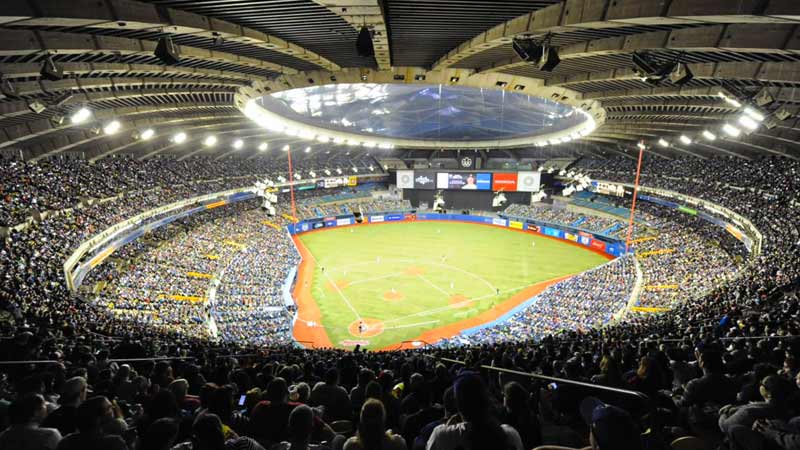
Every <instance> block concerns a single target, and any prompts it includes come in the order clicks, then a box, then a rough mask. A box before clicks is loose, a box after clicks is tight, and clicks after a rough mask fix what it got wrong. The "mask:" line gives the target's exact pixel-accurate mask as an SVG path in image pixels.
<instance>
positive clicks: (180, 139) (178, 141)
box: [172, 131, 186, 144]
mask: <svg viewBox="0 0 800 450" xmlns="http://www.w3.org/2000/svg"><path fill="white" fill-rule="evenodd" d="M172 141H173V142H175V143H176V144H181V143H183V142H184V141H186V133H184V132H183V131H181V132H178V133H177V134H175V135H174V136H172Z"/></svg>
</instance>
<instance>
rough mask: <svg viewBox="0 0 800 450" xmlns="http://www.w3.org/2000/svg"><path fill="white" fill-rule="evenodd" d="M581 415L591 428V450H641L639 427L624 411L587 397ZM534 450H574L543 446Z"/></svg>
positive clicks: (582, 403) (582, 404)
mask: <svg viewBox="0 0 800 450" xmlns="http://www.w3.org/2000/svg"><path fill="white" fill-rule="evenodd" d="M580 414H581V417H582V418H583V420H584V422H586V425H588V426H589V443H590V445H591V447H590V448H591V450H623V449H624V450H641V448H642V440H641V435H640V433H639V427H638V426H637V425H636V423H635V422H634V421H633V418H632V417H631V415H630V414H628V412H627V411H625V410H624V409H622V408H618V407H616V406H613V405H609V404H606V403H603V402H602V401H600V400H599V399H597V398H595V397H586V398H585V399H583V401H582V402H581V405H580ZM534 450H573V449H570V448H567V447H560V446H553V445H543V446H540V447H536V448H535V449H534ZM582 450H588V449H582Z"/></svg>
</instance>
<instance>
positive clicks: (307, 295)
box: [295, 221, 608, 350]
mask: <svg viewBox="0 0 800 450" xmlns="http://www.w3.org/2000/svg"><path fill="white" fill-rule="evenodd" d="M295 242H296V243H297V244H298V247H299V248H300V250H301V253H303V254H304V258H305V259H304V263H303V264H304V266H305V267H301V273H306V276H302V274H301V278H303V280H304V281H303V283H302V284H299V285H298V288H297V290H296V292H295V293H296V295H298V296H301V297H303V298H304V300H303V301H299V302H298V303H299V304H300V305H301V307H300V311H299V321H300V322H301V323H302V327H300V329H302V330H305V331H303V332H301V333H300V335H298V331H297V330H298V329H296V332H295V337H296V338H297V339H298V340H301V341H303V340H319V339H318V338H311V337H310V336H306V335H310V334H312V333H309V332H308V329H309V327H310V328H311V329H314V331H315V332H314V333H313V334H314V335H315V336H319V335H320V333H319V331H320V328H321V329H324V332H325V333H324V334H326V335H327V337H328V338H329V342H330V343H332V344H333V345H334V346H337V347H347V346H351V345H355V343H360V344H361V345H362V346H366V347H367V348H370V349H373V350H377V349H384V348H396V347H397V346H398V345H400V343H402V342H404V341H406V342H407V345H405V346H408V343H409V342H410V341H413V340H425V341H426V342H429V343H430V340H431V339H438V338H441V337H446V336H452V335H454V334H456V333H458V332H459V331H460V330H462V329H465V328H469V327H472V326H475V325H478V324H480V323H483V322H486V321H490V320H493V319H494V318H497V317H499V316H501V315H502V314H503V313H505V312H506V311H508V310H510V309H511V308H513V307H514V306H516V305H518V304H519V303H521V302H523V301H525V300H526V299H527V298H530V297H531V296H532V294H533V293H535V292H536V291H539V290H541V289H544V288H545V287H546V286H547V285H549V284H552V283H554V282H556V281H558V280H560V279H563V278H564V277H567V276H570V275H574V274H576V273H580V272H583V271H585V270H587V269H590V268H592V267H595V266H597V265H600V264H602V263H604V262H605V261H607V259H608V258H606V257H604V256H602V255H599V254H597V253H594V252H592V251H590V250H587V249H585V248H582V247H580V246H577V245H572V244H570V243H566V242H562V241H558V240H554V239H551V238H547V237H544V236H541V235H538V234H533V233H528V232H519V231H514V230H510V229H507V228H500V227H492V226H486V225H477V224H468V223H458V222H439V221H437V222H402V223H393V224H380V225H369V226H367V225H361V226H354V227H346V228H338V229H337V228H333V229H325V230H320V231H317V232H311V233H306V234H303V235H300V236H299V237H296V239H295ZM532 243H535V245H533V244H532ZM308 274H310V277H311V282H310V283H307V275H308ZM309 301H311V302H313V303H315V304H316V306H317V307H318V309H319V314H317V313H316V308H304V307H303V306H302V305H303V304H308V302H309ZM304 302H305V303H304ZM312 309H314V311H313V313H311V312H310V311H311V310H312ZM304 315H305V317H304ZM312 315H313V316H314V317H311V316H312ZM521 337H522V336H521ZM320 341H321V342H318V343H317V344H318V345H321V344H322V343H323V342H325V341H326V340H320Z"/></svg>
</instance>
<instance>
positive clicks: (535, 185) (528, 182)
mask: <svg viewBox="0 0 800 450" xmlns="http://www.w3.org/2000/svg"><path fill="white" fill-rule="evenodd" d="M541 178H542V173H541V172H539V171H535V172H517V190H518V191H520V192H539V183H540V182H541Z"/></svg>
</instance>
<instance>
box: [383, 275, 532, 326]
mask: <svg viewBox="0 0 800 450" xmlns="http://www.w3.org/2000/svg"><path fill="white" fill-rule="evenodd" d="M528 286H531V285H530V284H528V285H525V286H521V287H517V288H513V289H507V290H505V291H500V293H501V294H507V293H509V292H514V291H519V290H521V289H525V288H526V287H528ZM494 295H497V294H489V295H484V296H482V297H476V298H474V299H473V298H468V299H466V300H464V301H461V302H458V303H455V304H453V305H445V306H439V307H436V308H433V309H426V310H425V311H420V312H416V313H414V314H409V315H407V316H401V317H395V318H394V319H389V320H384V321H383V323H384V324H386V323H390V322H396V321H398V320H403V319H408V318H409V317H416V316H427V315H428V314H434V313H437V312H439V311H444V310H447V309H451V308H453V307H454V306H459V305H462V304H468V303H469V302H477V301H480V300H483V299H485V298H489V297H492V296H494Z"/></svg>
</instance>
